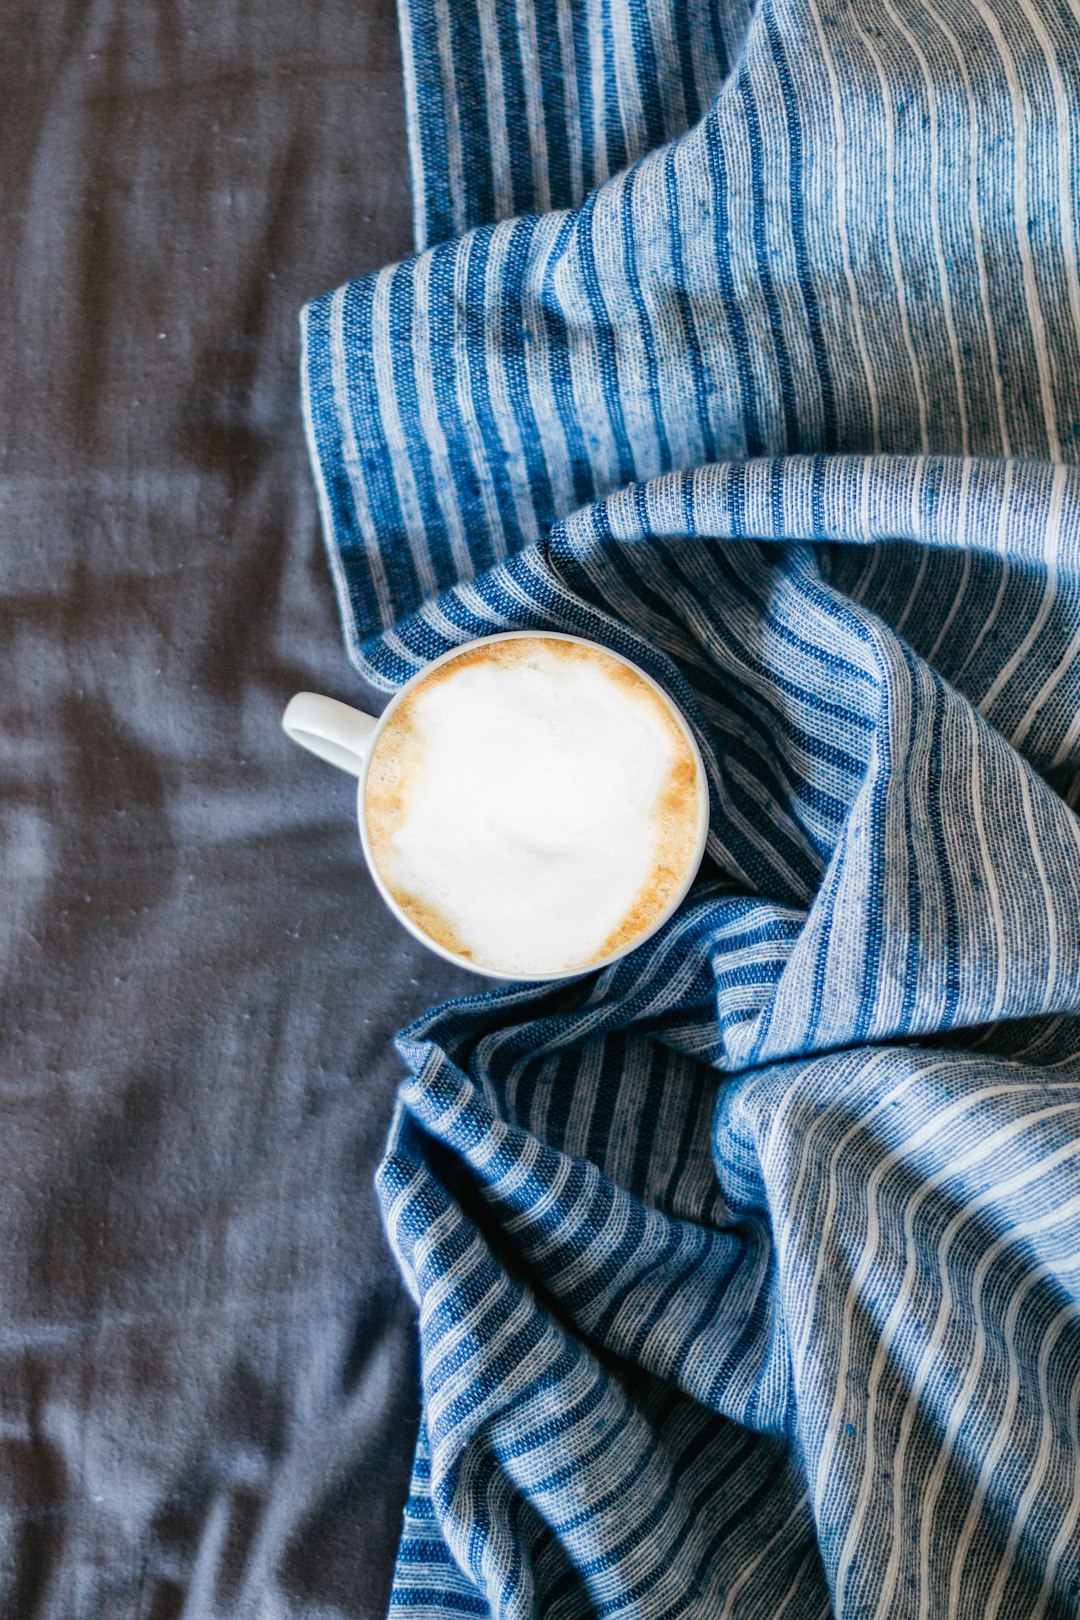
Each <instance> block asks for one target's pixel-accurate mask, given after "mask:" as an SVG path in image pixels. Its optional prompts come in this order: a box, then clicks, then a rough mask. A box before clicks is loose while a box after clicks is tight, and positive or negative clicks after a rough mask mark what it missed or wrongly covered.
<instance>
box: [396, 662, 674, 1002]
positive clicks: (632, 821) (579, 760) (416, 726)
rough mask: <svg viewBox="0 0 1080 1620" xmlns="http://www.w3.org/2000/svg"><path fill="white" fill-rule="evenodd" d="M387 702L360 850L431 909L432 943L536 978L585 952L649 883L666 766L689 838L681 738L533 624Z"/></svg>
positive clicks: (611, 670)
mask: <svg viewBox="0 0 1080 1620" xmlns="http://www.w3.org/2000/svg"><path fill="white" fill-rule="evenodd" d="M568 647H569V649H570V652H569V655H568V653H567V651H566V649H567V648H568ZM503 649H507V651H506V652H505V653H504V652H503ZM580 654H584V655H583V656H579V655H580ZM628 676H629V678H628ZM402 707H403V710H404V711H405V712H404V713H402V711H401V710H399V711H398V713H399V714H401V715H402V721H401V724H400V725H396V724H395V722H397V720H398V715H395V716H394V717H393V721H392V723H391V724H390V725H388V726H387V728H386V729H385V730H384V732H383V734H382V737H381V738H380V741H379V745H378V747H377V749H376V757H375V760H374V761H373V764H372V771H371V775H370V776H369V783H368V795H367V815H368V828H369V835H370V837H371V842H372V848H373V853H374V855H375V858H376V864H377V865H378V867H379V870H380V873H381V875H382V877H383V879H384V881H385V882H386V883H387V885H388V887H389V888H390V889H391V892H393V893H394V895H395V897H396V898H398V900H399V903H402V904H403V906H404V909H405V910H406V911H407V912H409V913H410V914H411V915H412V916H413V917H414V920H416V921H417V922H418V923H419V925H420V926H421V927H422V928H424V931H425V932H428V933H430V934H432V935H433V936H434V937H436V938H438V937H439V930H437V929H436V927H434V926H432V925H431V916H432V915H433V914H434V915H435V916H436V917H437V918H438V919H440V920H441V921H442V923H443V924H448V925H449V926H448V927H443V928H442V930H441V931H442V933H443V935H444V937H443V939H442V943H444V944H446V943H449V944H450V948H451V949H453V950H456V951H458V952H459V953H461V954H467V955H468V956H470V957H471V958H472V960H474V961H475V962H476V963H477V964H479V965H481V966H485V967H489V968H491V969H493V970H495V971H499V970H501V971H504V972H507V973H520V974H535V975H537V976H538V977H542V976H543V975H544V974H545V973H558V972H562V971H565V970H567V969H571V968H574V967H577V966H585V965H587V964H588V963H589V961H590V960H596V959H598V958H599V956H600V955H601V954H602V953H603V951H604V948H605V942H610V941H611V940H612V937H613V936H615V935H616V934H617V933H618V930H619V929H620V926H622V925H624V923H625V920H626V919H627V917H628V915H631V914H633V912H634V907H635V902H639V903H640V899H641V896H642V891H643V890H646V891H647V890H648V886H649V885H650V881H652V882H653V887H654V889H655V876H656V870H657V861H658V849H659V845H660V844H661V843H664V844H665V848H666V849H668V855H667V860H668V866H667V871H668V876H669V877H670V876H671V872H670V848H669V846H670V844H671V838H670V826H669V825H667V824H668V823H670V821H671V816H670V814H667V816H666V817H665V815H664V814H660V813H659V812H660V809H661V807H663V806H666V807H667V809H668V811H670V810H671V808H672V800H671V784H672V782H673V780H674V781H675V782H676V783H678V782H680V781H681V783H682V784H683V790H682V801H681V802H682V809H681V810H680V809H679V806H678V804H676V805H675V806H674V809H675V817H676V820H677V821H680V824H681V829H682V836H681V841H680V839H678V838H677V839H676V843H677V846H678V848H680V849H685V848H686V846H687V844H688V843H691V844H692V843H693V842H694V840H695V839H696V830H697V798H696V785H694V784H695V783H696V777H695V776H693V775H691V776H690V777H689V778H688V776H687V769H688V768H689V771H690V772H691V773H693V772H694V771H695V770H696V767H695V765H694V762H693V757H692V755H691V753H690V750H689V748H688V746H687V744H686V740H685V738H684V737H683V736H682V733H681V730H680V728H679V727H678V726H677V725H676V724H675V723H674V722H673V720H672V718H671V716H670V714H669V712H668V711H667V709H666V706H665V705H663V704H662V703H661V702H660V701H659V700H658V698H657V697H656V695H655V693H653V691H652V690H651V689H650V688H649V687H648V685H647V684H646V683H645V682H644V681H642V680H641V679H640V678H638V677H636V676H635V675H634V674H633V672H632V671H627V670H626V667H625V666H624V665H621V664H619V663H618V662H617V661H615V660H613V659H611V658H609V657H607V655H604V654H597V653H594V652H592V651H591V650H585V649H581V648H578V647H574V645H573V644H568V643H559V642H553V641H550V640H549V641H547V642H545V641H544V640H543V639H542V638H540V637H529V638H528V640H527V642H526V641H517V642H503V643H496V644H495V645H493V648H492V653H491V655H490V656H480V657H477V655H476V654H475V653H474V654H473V655H472V656H471V658H467V659H463V660H462V663H461V667H460V668H455V667H454V665H453V664H451V665H450V666H443V668H442V669H439V670H436V671H434V672H433V677H432V678H431V680H430V681H429V682H422V683H420V685H419V686H418V687H416V688H415V689H414V692H413V693H412V694H410V697H409V699H408V700H407V703H406V704H405V705H403V706H402ZM673 773H674V775H673ZM688 781H689V782H690V784H691V787H690V788H687V787H686V784H687V782H688ZM665 794H666V797H665ZM680 818H681V820H680ZM686 864H687V856H686V855H685V854H684V855H683V858H682V866H681V869H680V870H678V871H677V872H676V873H675V874H674V881H673V882H670V883H669V884H668V890H667V891H664V892H662V893H661V895H660V898H659V900H657V899H656V898H655V897H654V898H653V900H652V902H651V914H650V915H647V916H645V917H644V918H643V920H642V922H641V923H640V925H639V926H637V927H636V928H635V929H634V930H633V932H641V931H643V930H644V928H645V927H646V926H648V924H649V923H650V922H652V921H654V920H655V917H656V916H657V915H659V913H660V911H661V910H662V909H663V907H664V904H665V903H666V898H667V893H668V892H671V891H673V890H674V888H675V887H676V886H677V884H678V883H679V882H680V881H681V879H682V877H683V876H684V875H685V868H686ZM662 870H663V868H662ZM417 902H418V903H419V904H417ZM425 916H426V917H427V925H426V926H425V920H424V919H425ZM631 937H632V936H631ZM620 943H621V941H620ZM610 948H611V945H610V943H609V944H608V949H610Z"/></svg>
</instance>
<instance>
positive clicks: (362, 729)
mask: <svg viewBox="0 0 1080 1620" xmlns="http://www.w3.org/2000/svg"><path fill="white" fill-rule="evenodd" d="M522 636H533V637H541V638H543V639H544V640H549V641H575V642H578V643H579V644H580V645H581V646H583V647H595V648H596V649H597V651H598V652H603V653H605V654H606V655H607V656H608V657H609V658H616V659H618V660H619V662H620V663H623V664H626V665H628V666H629V668H630V669H632V670H634V672H635V673H636V674H637V675H639V676H640V678H641V679H642V680H643V681H645V682H646V683H647V684H648V685H649V686H650V687H651V688H652V690H653V691H654V692H655V693H656V694H657V696H658V697H659V698H660V700H661V701H662V702H663V704H664V706H665V708H666V709H667V710H668V711H669V713H670V714H671V716H672V718H673V719H674V720H675V721H676V723H677V724H678V725H679V727H680V729H681V730H682V732H683V734H684V735H685V737H686V740H687V742H688V743H689V745H690V749H691V751H692V753H693V756H694V761H695V764H696V766H697V786H698V829H697V843H696V845H695V854H694V857H693V860H692V861H691V863H690V865H689V867H688V869H687V876H686V880H685V882H684V883H683V884H682V885H681V887H680V888H679V890H678V892H677V893H676V894H675V895H674V897H673V898H672V899H671V901H670V902H669V903H668V905H667V906H665V908H664V910H663V911H662V912H661V913H660V914H659V915H658V916H657V918H656V920H655V922H654V923H653V924H652V926H651V927H650V928H647V929H645V930H643V932H642V933H640V934H639V935H638V936H637V938H636V939H633V940H631V941H630V942H629V943H628V944H626V945H623V946H622V947H621V948H620V949H619V950H617V951H613V952H612V953H611V955H610V956H605V957H604V958H603V959H602V960H600V961H597V962H591V963H590V964H589V966H588V968H580V967H576V968H569V969H566V970H564V971H563V972H561V973H544V974H535V973H508V972H500V971H498V970H497V969H494V968H487V967H478V966H477V964H476V963H475V962H473V961H470V960H469V959H468V958H467V957H464V956H457V955H455V953H454V952H453V951H449V950H447V949H446V948H445V947H444V946H442V945H439V944H438V943H437V942H436V941H435V940H433V939H431V938H430V937H429V936H428V935H427V934H425V933H424V932H423V930H422V929H420V928H418V927H417V925H416V924H415V923H414V922H413V921H412V919H411V918H410V917H409V916H408V915H407V914H406V913H405V912H404V911H403V910H402V908H401V907H400V906H399V905H398V903H397V901H396V900H395V899H394V897H393V895H392V894H391V893H390V891H389V889H388V888H387V887H386V884H385V883H384V882H383V880H382V878H381V876H380V874H379V869H378V867H377V866H376V864H375V861H374V860H373V859H372V854H371V844H370V841H369V838H368V830H367V819H366V817H365V815H364V799H365V789H366V786H367V772H368V767H369V765H370V763H371V759H372V756H373V754H374V752H375V745H376V743H377V742H378V740H379V736H380V733H381V732H382V729H383V727H384V726H385V725H386V724H387V722H388V721H389V719H390V717H391V715H392V714H393V713H394V710H395V709H396V708H397V706H398V704H399V703H401V702H403V700H404V699H405V698H406V697H407V696H408V694H409V692H411V690H412V688H413V687H414V686H416V685H417V684H418V683H419V682H420V681H422V680H423V679H424V678H425V677H426V676H427V675H429V674H430V673H431V671H432V670H433V669H437V668H438V667H439V665H440V664H448V663H450V662H452V660H453V659H455V658H460V657H461V655H462V653H466V652H470V651H471V650H472V649H473V648H475V647H480V646H488V645H490V644H491V643H493V642H496V641H513V640H517V639H519V638H520V637H522ZM281 724H282V726H283V727H284V729H285V731H286V732H287V734H288V735H289V736H290V737H291V738H292V740H293V741H294V742H297V743H299V744H300V746H301V747H302V748H306V749H307V750H308V752H309V753H312V754H316V755H317V756H318V757H319V758H320V759H324V760H326V761H327V763H328V764H330V765H336V766H338V768H339V769H340V770H343V771H348V773H349V775H350V776H355V777H357V778H358V781H359V791H358V793H357V820H358V822H359V825H360V842H361V844H362V845H363V848H364V858H365V860H366V861H367V864H368V870H369V872H370V873H371V876H372V879H373V881H374V883H375V887H376V888H377V889H378V891H379V893H380V894H381V895H382V897H383V899H384V900H385V901H386V904H387V905H388V906H389V908H390V910H391V911H392V912H393V913H394V916H395V917H396V918H397V920H398V922H400V923H401V925H402V927H403V928H407V929H408V930H409V933H410V934H413V935H414V936H415V937H416V938H417V939H418V940H420V942H421V944H423V945H426V946H427V947H428V949H429V950H431V951H434V952H435V953H436V954H437V955H438V956H442V957H445V959H446V960H447V961H448V962H453V963H455V964H456V965H457V966H458V967H463V968H468V969H470V970H471V971H472V972H473V973H482V974H483V975H484V976H485V977H486V978H491V979H520V980H524V981H527V982H535V981H536V980H537V979H544V980H554V979H574V978H580V977H581V975H582V974H583V973H586V972H588V973H594V972H596V971H597V970H598V969H599V968H603V967H607V966H609V964H610V963H612V962H616V961H618V959H619V957H621V956H625V955H626V954H627V953H628V952H629V951H632V950H636V949H637V947H638V946H639V945H641V944H643V943H644V941H645V940H647V939H648V938H649V937H650V936H651V935H652V934H655V933H656V931H657V929H658V928H662V927H663V925H664V923H666V922H667V920H668V918H669V917H671V915H672V914H673V912H674V911H675V910H676V908H677V907H678V906H679V905H680V904H681V902H682V901H683V900H684V899H685V897H686V893H687V891H688V889H689V888H690V885H691V884H692V883H693V881H694V878H695V877H696V876H697V871H698V867H699V866H700V865H701V858H702V856H703V855H704V853H705V839H706V835H707V833H708V830H709V790H708V782H707V778H706V776H705V766H704V764H703V762H702V758H701V752H700V750H699V748H698V745H697V743H696V742H695V740H694V735H693V732H692V731H691V730H690V727H689V725H688V724H687V722H686V720H685V719H684V718H683V716H682V714H681V713H680V711H679V709H678V708H677V707H676V705H675V704H674V703H673V702H672V701H671V699H670V698H669V697H668V695H667V693H666V692H665V691H664V689H663V687H661V686H658V685H657V683H656V682H655V681H654V680H653V678H652V676H651V675H648V674H647V673H646V672H645V670H643V669H642V668H641V667H640V666H639V665H638V664H635V663H633V662H631V660H630V659H629V658H623V656H622V654H621V653H616V652H613V651H612V650H611V648H610V647H604V646H601V644H600V643H598V642H595V641H590V640H588V638H587V637H585V636H572V635H566V634H564V633H563V632H561V631H554V630H509V631H506V632H505V633H503V634H501V635H494V636H485V637H482V638H481V639H480V640H478V641H468V642H463V643H462V645H461V646H460V647H453V648H451V650H450V651H449V652H446V653H443V655H442V657H441V658H435V659H432V661H431V662H430V663H428V664H425V665H424V667H423V668H422V669H420V670H417V672H416V674H415V675H414V676H412V678H411V679H410V680H408V681H406V683H405V685H404V686H402V687H401V688H400V689H399V690H398V691H397V692H395V694H394V696H393V698H392V699H391V700H390V702H389V703H388V704H387V706H386V708H385V709H384V710H383V712H382V714H381V715H380V716H379V718H378V719H376V718H375V717H374V716H373V715H370V714H363V713H361V711H360V710H359V709H353V708H350V707H349V705H348V704H347V703H339V702H338V701H337V700H336V699H335V698H328V697H319V696H318V695H317V694H316V693H315V692H298V693H297V695H296V696H295V697H294V698H293V699H292V701H291V702H290V703H289V705H288V707H287V708H286V710H285V713H284V714H283V715H282V718H281Z"/></svg>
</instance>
